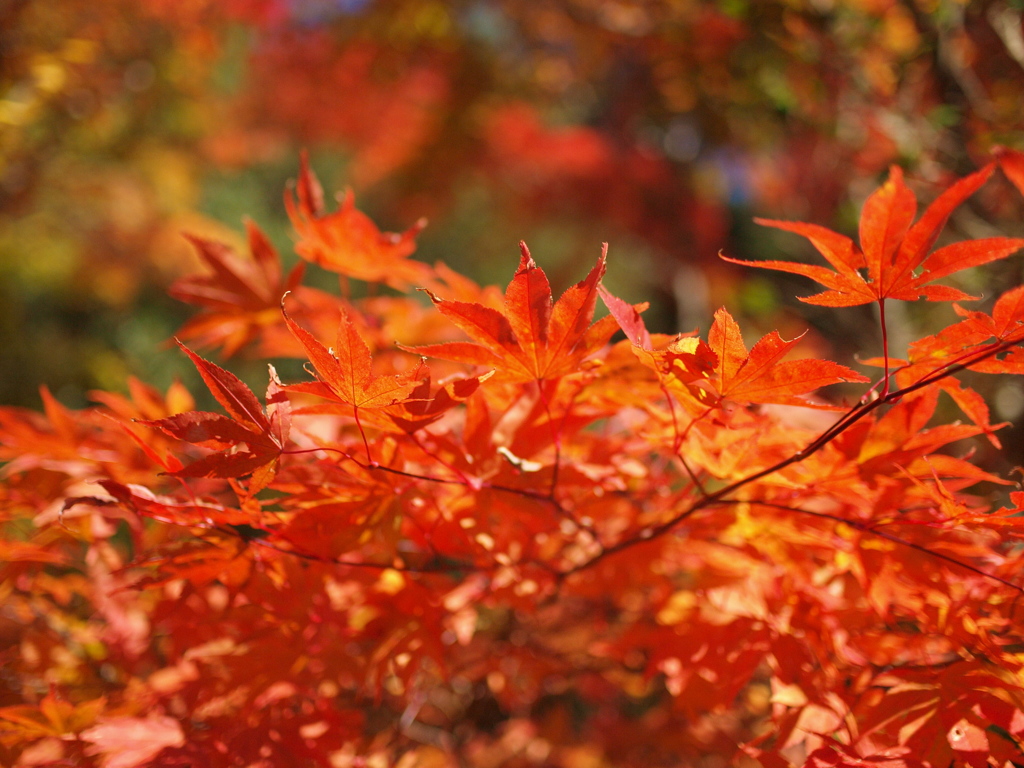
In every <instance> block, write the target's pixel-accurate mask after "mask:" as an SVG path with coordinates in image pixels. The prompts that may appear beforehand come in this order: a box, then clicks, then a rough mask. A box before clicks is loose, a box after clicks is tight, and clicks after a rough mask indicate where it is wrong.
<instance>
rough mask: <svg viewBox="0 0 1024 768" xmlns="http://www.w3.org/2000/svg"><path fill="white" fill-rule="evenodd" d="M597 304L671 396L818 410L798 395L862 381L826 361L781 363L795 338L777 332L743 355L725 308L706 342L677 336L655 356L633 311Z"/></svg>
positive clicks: (614, 303)
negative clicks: (669, 388) (712, 397)
mask: <svg viewBox="0 0 1024 768" xmlns="http://www.w3.org/2000/svg"><path fill="white" fill-rule="evenodd" d="M601 298H602V299H603V300H604V302H605V304H606V305H607V307H608V309H609V311H610V312H611V316H612V317H614V318H615V319H616V321H617V322H618V324H619V326H620V327H621V328H622V330H623V332H624V333H625V334H626V336H627V338H629V339H630V341H632V343H633V351H634V352H635V353H636V355H637V357H638V358H639V359H640V360H641V361H642V362H643V363H644V365H646V366H648V367H649V368H651V369H653V370H654V371H655V372H656V373H657V374H658V378H659V381H661V382H663V384H668V385H674V387H673V388H674V389H675V390H676V391H677V393H678V392H680V391H686V392H688V393H689V394H690V395H693V396H694V397H695V398H696V400H697V401H698V402H700V403H704V404H707V402H708V394H709V393H710V394H712V395H715V394H717V396H718V397H719V398H720V399H728V400H733V401H736V402H744V403H778V404H786V405H804V406H808V405H809V406H814V407H823V406H820V405H819V404H817V403H812V402H811V401H809V400H807V399H806V398H804V397H801V395H805V394H807V393H808V392H813V391H814V390H816V389H819V388H821V387H826V386H828V385H830V384H838V383H840V382H843V381H851V382H866V381H868V379H867V378H865V377H864V376H861V375H860V374H859V373H857V372H856V371H852V370H850V369H849V368H847V367H846V366H845V365H839V364H838V363H833V362H831V361H830V360H814V359H809V360H785V359H784V358H785V357H786V355H788V354H789V351H790V350H791V349H792V348H793V346H794V345H795V344H796V343H797V342H798V341H799V340H800V337H797V338H796V339H793V340H791V341H786V340H785V339H783V338H782V337H781V336H779V333H778V331H772V332H771V333H769V334H767V335H766V336H763V337H761V339H760V340H759V341H757V343H755V344H754V346H753V347H752V348H751V349H750V351H749V352H748V351H747V347H746V345H745V344H744V343H743V336H742V335H741V333H740V327H739V325H738V324H737V323H736V321H735V320H734V319H733V317H732V315H730V314H729V312H728V311H727V310H726V309H725V307H722V308H721V309H719V310H718V311H717V312H715V319H714V322H713V323H712V325H711V329H710V330H709V331H708V340H707V341H706V342H705V341H703V340H701V339H695V338H692V337H683V336H680V337H678V338H676V339H675V340H674V341H673V342H672V343H671V344H669V345H668V347H666V348H665V349H657V350H656V349H653V348H652V347H653V344H652V340H651V335H650V333H648V331H647V327H646V325H645V324H644V321H643V318H641V317H640V314H639V312H638V311H637V310H638V307H633V306H631V305H630V304H628V303H626V302H625V301H623V300H622V299H619V298H617V297H616V296H613V295H612V294H610V293H608V291H606V290H604V289H602V290H601ZM679 385H682V387H681V388H680V386H679ZM684 404H685V400H684Z"/></svg>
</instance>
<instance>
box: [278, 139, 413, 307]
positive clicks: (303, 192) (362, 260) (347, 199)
mask: <svg viewBox="0 0 1024 768" xmlns="http://www.w3.org/2000/svg"><path fill="white" fill-rule="evenodd" d="M296 198H297V199H296ZM284 202H285V207H286V208H287V209H288V217H289V218H290V219H291V222H292V226H293V227H295V232H296V233H297V234H298V236H299V242H298V243H297V244H296V246H295V252H296V253H298V254H299V256H301V257H302V258H304V259H306V260H307V261H311V262H313V263H314V264H317V265H319V266H321V267H323V268H324V269H329V270H330V271H332V272H338V273H339V274H342V275H346V276H348V277H353V278H355V279H357V280H365V281H367V282H371V283H385V284H387V285H390V286H391V287H392V288H396V289H398V290H402V289H405V288H408V287H409V285H410V284H415V283H420V284H422V283H423V282H426V281H427V280H428V279H429V278H430V277H431V275H432V270H431V268H430V267H429V266H428V265H426V264H423V263H422V262H418V261H411V260H410V259H409V258H408V257H409V256H410V255H411V254H412V253H413V252H414V251H415V250H416V236H417V235H418V234H419V233H420V232H421V231H422V230H423V228H424V227H425V226H426V224H427V222H426V219H420V220H419V221H418V222H416V224H414V225H413V226H412V227H410V228H409V229H407V230H406V231H405V232H402V233H401V234H396V233H393V232H381V231H380V229H378V228H377V225H376V224H374V223H373V221H372V220H371V219H370V217H369V216H367V215H366V214H365V213H363V212H362V211H360V210H357V209H356V207H355V196H354V195H353V193H352V190H348V191H347V192H346V193H345V196H344V197H343V198H342V200H341V207H340V208H339V209H338V210H337V211H335V212H334V213H327V212H326V210H325V208H324V193H323V188H322V187H321V186H320V182H319V181H318V180H317V178H316V176H315V175H314V174H313V172H312V171H311V170H310V168H309V161H308V159H307V157H306V154H305V153H303V154H302V158H301V166H300V169H299V180H298V183H297V185H296V189H295V196H294V197H293V195H292V194H291V193H290V192H289V193H288V194H286V195H285V198H284Z"/></svg>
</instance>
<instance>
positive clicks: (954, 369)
mask: <svg viewBox="0 0 1024 768" xmlns="http://www.w3.org/2000/svg"><path fill="white" fill-rule="evenodd" d="M1021 344H1024V338H1022V339H1011V340H1007V341H1002V342H1000V343H998V344H995V345H993V346H990V347H988V348H986V349H983V350H981V351H980V352H978V353H977V354H976V355H974V356H973V357H971V358H969V359H966V360H963V361H962V362H959V363H956V364H955V365H946V366H943V367H942V368H940V369H938V370H937V371H934V372H933V373H931V374H929V375H928V376H925V377H924V378H922V379H919V380H918V381H916V382H914V383H913V384H909V385H907V386H906V387H903V388H901V389H896V390H893V391H890V392H889V393H887V394H886V395H885V396H884V397H879V398H878V399H876V400H872V401H871V402H869V403H862V404H860V405H857V406H855V407H854V408H852V409H851V410H850V411H848V412H847V413H846V414H845V415H844V416H843V417H842V418H840V419H839V420H838V421H837V422H836V423H835V424H833V425H832V426H831V427H829V428H828V429H826V430H825V431H824V432H823V433H822V434H820V435H819V436H818V437H817V438H815V439H814V440H812V441H811V442H810V443H808V444H807V446H805V447H804V448H802V449H801V450H799V451H797V452H796V453H794V454H793V455H792V456H788V457H787V458H785V459H782V460H781V461H778V462H776V463H775V464H773V465H772V466H770V467H766V468H765V469H762V470H758V471H757V472H754V473H752V474H750V475H747V476H746V477H742V478H740V479H739V480H734V481H733V482H731V483H729V484H728V485H725V486H723V487H721V488H719V489H718V490H717V491H714V492H712V493H709V494H706V495H705V496H703V497H702V498H700V499H698V500H697V501H695V502H693V503H692V504H691V505H690V506H689V507H687V508H686V509H684V510H683V511H682V512H680V513H679V514H677V515H675V516H674V517H672V518H670V519H669V520H666V521H665V522H664V523H661V524H659V525H656V526H653V527H648V528H645V529H644V530H642V531H641V532H640V534H639V535H637V536H632V537H630V538H627V539H622V540H621V541H619V542H617V543H615V544H612V545H611V546H608V547H603V548H602V550H601V551H600V552H599V553H598V554H596V555H594V557H592V558H591V559H590V560H588V561H586V562H584V563H580V564H579V565H576V566H573V567H572V568H569V569H567V570H565V571H562V572H561V574H562V575H561V576H560V578H562V579H564V578H565V577H568V576H570V575H572V574H574V573H578V572H580V571H583V570H586V569H588V568H591V567H593V566H594V565H596V564H597V563H599V562H601V561H602V560H604V559H605V558H607V557H610V556H611V555H614V554H616V553H617V552H621V551H623V550H625V549H629V548H630V547H633V546H635V545H637V544H640V543H643V542H648V541H652V540H654V539H657V538H660V537H662V536H664V535H665V534H667V533H669V532H670V531H671V530H672V529H673V528H675V527H676V526H677V525H679V523H681V522H683V521H684V520H686V519H687V518H689V517H691V516H693V515H695V514H696V513H698V512H700V511H701V510H703V509H707V508H708V507H710V506H712V505H714V504H716V503H718V502H720V501H723V500H724V499H725V498H726V497H727V496H729V495H730V494H732V493H734V492H736V491H738V490H739V489H741V488H743V487H744V486H746V485H749V484H750V483H753V482H756V481H758V480H760V479H761V478H763V477H767V476H768V475H771V474H774V473H775V472H779V471H780V470H783V469H785V468H786V467H788V466H790V465H792V464H797V463H799V462H801V461H803V460H804V459H806V458H808V457H810V456H812V455H814V454H815V453H817V452H818V451H820V450H821V449H822V448H824V447H825V446H826V445H828V444H829V443H831V442H832V441H833V440H835V439H836V438H837V437H838V436H839V435H840V434H842V433H843V432H845V431H846V430H847V429H849V428H850V427H851V426H852V425H853V424H855V423H857V422H858V421H860V420H861V419H863V418H864V417H865V416H867V415H869V414H870V413H872V412H873V411H875V410H877V409H879V408H881V407H882V406H883V405H889V404H891V403H895V402H897V401H898V400H900V399H901V398H903V397H905V396H906V395H908V394H910V393H912V392H916V391H917V390H919V389H924V388H925V387H928V386H930V385H932V384H934V383H936V382H938V381H941V380H942V379H944V378H946V377H948V376H951V375H953V374H954V373H959V372H960V371H964V370H967V368H969V367H970V366H972V365H974V364H976V363H979V362H981V361H982V360H986V359H988V358H990V357H994V356H995V355H997V354H999V353H1000V352H1005V351H1006V350H1008V349H1012V348H1013V347H1016V346H1019V345H1021ZM880 535H881V534H880ZM1015 588H1016V587H1015Z"/></svg>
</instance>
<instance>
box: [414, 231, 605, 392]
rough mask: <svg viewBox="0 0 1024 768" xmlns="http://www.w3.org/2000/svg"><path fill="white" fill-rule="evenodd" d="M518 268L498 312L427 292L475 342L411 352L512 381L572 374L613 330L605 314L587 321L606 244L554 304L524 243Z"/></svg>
mask: <svg viewBox="0 0 1024 768" xmlns="http://www.w3.org/2000/svg"><path fill="white" fill-rule="evenodd" d="M519 247H520V250H521V252H522V255H521V258H520V260H519V269H518V270H517V271H516V274H515V277H513V278H512V282H511V283H509V285H508V288H507V289H506V291H505V306H504V309H503V310H502V311H498V310H496V309H491V308H490V307H485V306H483V305H481V304H475V303H467V302H461V301H446V300H444V299H441V298H439V297H437V296H435V295H434V294H433V293H431V292H430V291H427V293H428V294H429V296H430V298H431V300H432V301H433V302H434V305H435V306H436V307H437V308H438V310H440V312H441V314H443V315H444V316H445V317H447V318H448V319H449V320H451V321H452V322H453V323H455V325H457V326H458V327H459V328H460V329H462V330H463V331H465V333H466V334H467V335H469V336H470V337H471V338H472V339H474V341H475V342H477V343H471V342H462V341H454V342H449V343H446V344H429V345H426V346H422V347H413V348H410V349H409V351H410V352H417V353H419V354H423V355H428V356H431V357H439V358H442V359H444V360H453V361H455V362H459V363H469V364H470V365H483V366H488V367H490V368H494V369H495V370H496V371H497V373H498V375H500V376H502V377H505V378H507V379H510V380H512V381H540V380H545V379H557V378H559V377H561V376H565V375H567V374H569V373H572V372H573V371H575V370H576V369H577V367H578V366H579V363H580V361H581V360H583V359H584V358H585V357H587V356H588V355H591V354H593V353H594V352H596V351H597V350H598V349H600V348H601V347H602V346H604V345H605V344H606V343H607V342H608V339H610V338H611V336H612V334H613V333H614V332H615V330H616V325H615V320H614V319H613V318H612V317H611V316H609V317H605V318H602V319H601V320H598V321H597V322H596V323H593V324H591V321H592V320H593V317H594V307H595V304H596V301H597V292H598V283H599V282H600V280H601V276H602V275H603V274H604V270H605V260H606V257H607V246H606V247H605V248H604V249H603V250H602V252H601V256H600V257H599V258H598V260H597V264H595V265H594V268H593V269H591V270H590V274H588V275H587V277H586V278H585V279H584V280H582V281H580V282H579V283H576V285H574V286H572V287H571V288H569V289H568V290H567V291H566V292H565V293H564V294H562V296H561V298H559V300H558V301H557V302H556V303H554V304H552V296H551V285H550V284H549V283H548V279H547V276H546V275H545V274H544V270H542V269H540V267H538V266H537V264H536V263H535V262H534V260H533V258H532V257H531V256H530V251H529V249H527V247H526V243H520V244H519Z"/></svg>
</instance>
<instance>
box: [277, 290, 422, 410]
mask: <svg viewBox="0 0 1024 768" xmlns="http://www.w3.org/2000/svg"><path fill="white" fill-rule="evenodd" d="M282 311H284V310H283V307H282ZM284 319H285V322H286V323H287V324H288V328H289V329H290V330H291V332H292V333H293V334H294V335H295V338H296V339H298V340H299V343H300V344H302V346H303V348H304V349H305V350H306V354H307V356H308V357H309V361H310V362H311V363H312V364H313V369H314V372H315V374H316V378H317V380H316V381H310V382H303V383H300V384H290V385H288V387H287V389H288V391H290V392H305V393H307V394H311V395H316V396H317V397H322V398H325V399H327V400H334V401H335V402H339V403H345V404H347V405H350V406H352V407H353V408H355V409H358V408H386V407H388V406H389V405H394V404H395V403H397V402H400V401H402V400H405V399H407V398H408V397H409V395H410V393H411V392H412V391H413V390H414V389H415V388H416V387H417V385H418V384H419V380H420V379H422V378H423V377H424V376H425V375H426V369H425V367H422V366H421V367H420V368H417V369H416V370H415V371H413V372H411V373H406V374H396V375H393V376H377V375H375V374H374V373H373V371H372V362H373V360H372V358H371V356H370V349H369V347H367V346H366V342H365V341H363V339H362V337H361V336H360V335H359V332H358V331H357V330H356V328H355V326H354V325H353V324H352V320H351V319H350V318H349V316H348V315H347V314H346V313H345V312H344V311H342V313H341V323H340V325H339V326H338V338H337V342H336V343H335V346H334V347H325V346H324V345H323V344H321V343H320V342H319V341H318V340H317V339H316V337H315V336H313V334H311V333H310V332H309V331H307V330H306V329H305V328H303V327H302V326H300V325H299V324H298V323H296V322H295V321H294V320H292V319H291V318H290V317H288V314H287V313H285V315H284Z"/></svg>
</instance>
